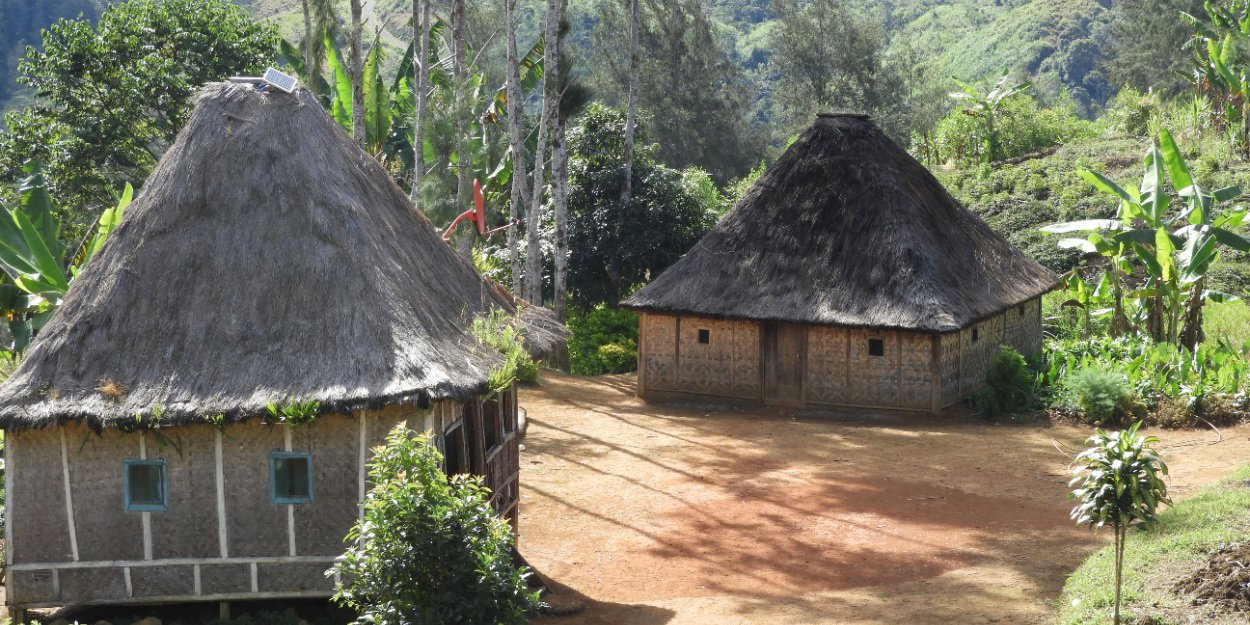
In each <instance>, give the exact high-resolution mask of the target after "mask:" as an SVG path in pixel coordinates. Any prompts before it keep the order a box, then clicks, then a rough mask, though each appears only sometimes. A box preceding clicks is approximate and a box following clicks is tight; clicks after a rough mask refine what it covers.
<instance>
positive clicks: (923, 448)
mask: <svg viewBox="0 0 1250 625" xmlns="http://www.w3.org/2000/svg"><path fill="white" fill-rule="evenodd" d="M522 405H523V406H524V407H525V408H526V409H527V411H528V414H529V431H528V436H527V438H526V440H525V446H526V450H525V451H524V452H522V457H521V465H522V466H521V480H522V508H521V523H520V536H521V538H520V541H521V542H520V545H521V551H522V553H523V554H524V555H525V556H526V558H527V559H528V560H529V562H530V563H531V564H532V565H533V566H534V567H535V569H536V570H537V571H538V572H539V573H540V574H541V575H542V576H543V578H544V579H546V580H547V581H548V582H549V583H550V584H551V586H552V588H553V590H554V592H552V593H550V594H549V600H550V601H551V602H552V603H553V604H554V605H556V606H557V607H559V608H567V607H569V606H572V605H576V604H579V603H583V604H586V605H587V606H588V608H587V609H586V610H584V611H582V612H580V613H577V614H574V615H571V616H559V617H558V616H547V617H543V618H542V619H540V620H539V622H540V623H544V624H549V625H554V624H557V623H558V624H567V625H581V624H584V623H621V624H635V625H659V624H673V625H680V624H711V623H717V624H720V623H769V624H773V623H783V624H784V623H818V622H819V623H849V624H869V623H881V624H886V623H889V624H894V623H914V624H926V623H934V624H936V623H952V622H958V623H964V624H977V623H1012V624H1018V623H1047V622H1049V621H1050V620H1051V617H1052V616H1053V611H1052V607H1051V603H1052V602H1053V601H1054V600H1055V598H1056V597H1057V596H1058V594H1059V591H1060V589H1061V588H1062V586H1063V582H1064V579H1065V577H1066V576H1067V574H1068V573H1069V572H1071V571H1072V569H1074V568H1075V567H1076V566H1077V565H1078V564H1079V563H1080V562H1081V560H1082V559H1084V558H1085V556H1086V555H1088V554H1089V553H1091V552H1092V551H1093V550H1094V549H1096V548H1097V547H1098V546H1100V545H1101V544H1103V542H1104V541H1105V540H1108V539H1109V536H1108V535H1099V534H1094V533H1091V532H1089V531H1087V530H1084V529H1079V528H1077V527H1076V526H1075V525H1074V524H1073V523H1072V522H1071V521H1070V520H1069V518H1068V511H1069V509H1070V508H1071V504H1070V503H1069V502H1068V501H1067V499H1066V493H1067V475H1068V473H1067V470H1068V463H1069V461H1070V458H1071V455H1072V454H1074V453H1075V450H1077V449H1079V448H1080V446H1081V444H1082V441H1083V440H1084V438H1085V437H1086V436H1088V435H1089V433H1090V432H1089V430H1088V429H1085V428H1082V427H1078V426H1074V425H1057V426H1053V427H1052V426H1048V425H1039V424H1034V425H1025V426H1018V425H991V424H987V423H984V422H981V421H977V420H975V419H974V418H971V417H969V416H967V415H961V414H951V415H947V416H944V417H943V418H941V419H937V420H935V419H933V418H931V417H927V416H902V415H897V414H888V413H881V414H875V413H868V412H854V413H823V414H811V413H796V412H794V411H788V410H782V409H774V408H760V407H743V406H733V405H711V404H698V403H688V404H672V405H649V404H645V403H643V402H641V401H640V400H638V399H636V398H635V397H634V383H633V379H632V377H627V376H611V377H603V378H577V377H571V376H563V375H559V374H554V373H545V374H544V378H543V382H542V384H541V385H540V386H537V387H533V388H529V389H526V390H523V392H522ZM1155 434H1156V435H1159V436H1160V437H1161V439H1162V441H1161V443H1160V445H1159V449H1160V451H1161V453H1162V455H1163V457H1164V459H1165V460H1166V461H1167V462H1168V465H1169V467H1170V468H1171V470H1172V474H1171V477H1170V483H1169V487H1170V488H1171V490H1172V494H1173V497H1174V498H1183V497H1186V496H1188V495H1189V494H1191V493H1193V492H1194V490H1195V489H1197V488H1199V487H1201V486H1203V485H1205V484H1208V483H1210V482H1212V481H1215V480H1217V479H1219V478H1220V477H1222V476H1224V475H1226V474H1227V473H1229V472H1230V471H1232V470H1233V469H1234V468H1236V466H1238V465H1239V464H1240V463H1244V462H1245V458H1247V457H1250V429H1248V428H1244V427H1243V428H1238V429H1232V430H1224V431H1222V432H1220V433H1218V434H1217V433H1216V432H1215V431H1212V430H1206V431H1181V432H1167V431H1165V432H1155Z"/></svg>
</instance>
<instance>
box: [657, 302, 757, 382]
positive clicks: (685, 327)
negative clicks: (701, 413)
mask: <svg viewBox="0 0 1250 625" xmlns="http://www.w3.org/2000/svg"><path fill="white" fill-rule="evenodd" d="M701 330H706V331H707V336H708V342H707V343H700V342H699V334H700V331H701ZM678 333H679V336H680V342H681V347H680V351H679V352H678V357H677V361H678V365H677V372H678V383H679V388H680V389H681V390H683V391H688V392H691V393H701V394H706V395H725V396H729V397H743V398H754V397H758V396H759V391H760V370H759V361H760V351H759V350H760V333H759V324H758V323H755V322H753V321H737V320H724V319H712V318H708V317H691V316H682V317H681V318H680V320H679V321H678Z"/></svg>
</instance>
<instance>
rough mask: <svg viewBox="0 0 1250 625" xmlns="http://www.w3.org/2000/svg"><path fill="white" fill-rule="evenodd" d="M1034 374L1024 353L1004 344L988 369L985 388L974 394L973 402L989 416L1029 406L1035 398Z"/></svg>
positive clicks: (978, 409)
mask: <svg viewBox="0 0 1250 625" xmlns="http://www.w3.org/2000/svg"><path fill="white" fill-rule="evenodd" d="M1034 377H1035V376H1034V375H1033V373H1032V372H1031V371H1029V367H1028V364H1027V363H1025V361H1024V356H1021V355H1020V352H1018V351H1016V350H1015V348H1013V347H1011V346H1010V345H1002V346H1000V347H999V348H998V353H997V354H995V355H994V360H993V361H992V362H991V363H990V368H989V371H987V372H986V373H985V388H984V389H982V390H981V392H979V393H977V394H976V395H974V396H973V398H972V402H973V405H974V406H975V407H976V410H977V412H978V413H980V414H981V415H983V416H986V417H993V416H997V415H1000V414H1003V413H1011V412H1015V411H1017V410H1020V409H1024V408H1029V407H1031V406H1032V405H1033V403H1034V401H1035V400H1036V393H1035V392H1034V384H1033V381H1034Z"/></svg>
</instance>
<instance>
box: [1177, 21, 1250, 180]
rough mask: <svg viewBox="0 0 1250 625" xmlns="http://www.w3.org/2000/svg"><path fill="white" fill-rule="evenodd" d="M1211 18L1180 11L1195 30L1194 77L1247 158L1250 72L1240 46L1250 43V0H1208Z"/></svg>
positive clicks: (1191, 44) (1249, 146)
mask: <svg viewBox="0 0 1250 625" xmlns="http://www.w3.org/2000/svg"><path fill="white" fill-rule="evenodd" d="M1205 9H1206V13H1207V18H1208V19H1207V20H1206V21H1204V20H1202V19H1199V18H1198V17H1195V16H1193V15H1191V14H1189V13H1185V12H1183V11H1182V12H1180V13H1179V14H1180V16H1181V18H1182V19H1183V20H1185V21H1187V22H1189V24H1190V25H1191V26H1193V28H1194V30H1195V33H1194V35H1193V38H1192V39H1191V40H1190V42H1189V44H1187V46H1188V47H1189V48H1190V50H1192V52H1193V59H1192V62H1193V66H1194V69H1193V73H1192V75H1191V76H1189V79H1190V81H1191V82H1192V83H1193V84H1194V86H1195V87H1196V88H1197V90H1198V91H1199V93H1202V94H1203V95H1207V96H1209V97H1210V98H1211V100H1212V103H1213V104H1215V105H1216V106H1215V107H1213V109H1214V110H1215V111H1217V112H1218V113H1219V116H1218V117H1216V118H1215V119H1216V121H1217V123H1218V124H1219V125H1220V126H1221V127H1223V129H1224V130H1225V131H1226V132H1227V133H1228V136H1229V138H1230V140H1231V141H1232V144H1233V146H1234V147H1235V148H1236V149H1237V150H1238V152H1239V153H1240V154H1241V156H1242V157H1243V158H1245V157H1247V156H1250V72H1247V67H1246V60H1245V59H1243V58H1242V56H1241V53H1240V50H1242V49H1245V47H1246V45H1247V44H1250V1H1246V0H1241V1H1236V2H1217V3H1212V2H1209V1H1208V2H1206V4H1205Z"/></svg>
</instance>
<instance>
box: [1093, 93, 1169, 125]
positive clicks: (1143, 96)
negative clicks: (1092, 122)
mask: <svg viewBox="0 0 1250 625" xmlns="http://www.w3.org/2000/svg"><path fill="white" fill-rule="evenodd" d="M1161 114H1162V105H1161V103H1160V101H1159V96H1158V95H1157V94H1155V93H1142V92H1140V91H1138V90H1136V89H1134V88H1132V87H1125V88H1123V89H1121V90H1120V92H1119V93H1117V94H1116V95H1115V97H1114V98H1111V101H1110V102H1108V103H1107V108H1106V110H1105V111H1104V113H1103V115H1102V118H1101V119H1099V124H1100V125H1102V126H1103V128H1104V129H1105V132H1106V133H1107V134H1118V135H1130V136H1134V137H1145V136H1147V135H1150V134H1152V132H1151V129H1150V127H1151V125H1152V124H1155V123H1157V122H1158V120H1159V117H1160V115H1161Z"/></svg>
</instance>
